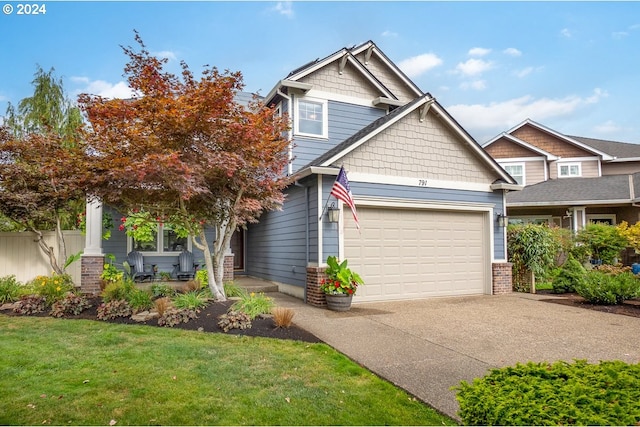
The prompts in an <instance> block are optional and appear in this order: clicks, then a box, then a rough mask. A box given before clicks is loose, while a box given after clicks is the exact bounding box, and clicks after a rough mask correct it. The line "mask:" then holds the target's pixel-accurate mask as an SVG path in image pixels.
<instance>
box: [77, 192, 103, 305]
mask: <svg viewBox="0 0 640 427" xmlns="http://www.w3.org/2000/svg"><path fill="white" fill-rule="evenodd" d="M103 266H104V254H103V252H102V203H100V202H98V201H87V205H86V230H85V247H84V252H83V254H82V259H81V272H80V290H81V291H82V292H84V293H87V294H98V293H100V290H101V289H100V288H101V284H102V279H101V278H100V276H101V275H102V269H103Z"/></svg>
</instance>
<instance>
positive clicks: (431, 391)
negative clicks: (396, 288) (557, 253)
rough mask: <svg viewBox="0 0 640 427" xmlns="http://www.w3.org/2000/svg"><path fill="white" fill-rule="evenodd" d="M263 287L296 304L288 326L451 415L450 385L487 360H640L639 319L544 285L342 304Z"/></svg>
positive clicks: (483, 369)
mask: <svg viewBox="0 0 640 427" xmlns="http://www.w3.org/2000/svg"><path fill="white" fill-rule="evenodd" d="M243 280H251V279H243ZM242 282H243V281H241V283H242ZM269 296H272V297H273V298H274V299H275V301H276V304H277V305H278V306H282V307H290V308H292V309H294V310H295V312H296V314H295V317H294V323H295V324H296V325H297V326H299V327H301V328H304V329H306V330H308V331H309V332H312V333H313V334H315V335H316V336H317V337H318V338H320V339H322V340H323V341H324V342H326V343H327V344H329V345H330V346H332V347H334V348H335V349H336V350H338V351H340V352H342V353H344V354H345V355H347V356H349V357H350V358H351V359H353V360H354V361H356V362H358V363H360V364H361V365H363V366H365V367H366V368H368V369H369V370H371V371H372V372H375V373H376V374H377V375H379V376H381V377H383V378H385V379H386V380H388V381H390V382H392V383H393V384H395V385H397V386H398V387H401V388H403V389H404V390H406V391H408V392H409V393H411V394H412V395H414V396H416V397H417V398H419V399H421V400H422V401H424V402H426V403H428V404H429V405H431V406H433V407H434V408H436V409H437V410H439V411H440V412H442V413H445V414H447V415H449V416H451V417H453V418H456V419H458V417H457V411H458V408H459V406H458V403H457V401H456V399H455V391H452V390H451V387H453V386H457V385H458V384H459V383H460V381H462V380H466V381H471V380H473V378H476V377H481V376H484V375H485V374H486V373H487V372H488V370H489V369H491V368H497V367H503V366H509V365H514V364H516V363H517V362H527V361H549V362H553V361H557V360H565V361H569V362H570V361H573V360H574V359H587V360H588V361H590V362H592V363H598V362H599V361H601V360H623V361H625V362H629V363H640V344H639V343H638V334H639V333H640V319H638V318H633V317H629V316H622V315H615V314H609V313H601V312H597V311H593V310H586V309H580V308H575V307H569V306H565V305H560V304H552V303H548V302H543V301H541V300H548V299H551V298H554V297H553V296H550V295H531V294H519V293H514V294H511V295H501V296H484V295H483V296H471V297H452V298H433V299H423V300H413V301H396V302H381V303H363V304H354V305H353V306H352V308H351V310H350V311H349V312H344V313H338V312H332V311H329V310H327V309H320V308H315V307H311V306H309V305H306V304H304V302H303V301H302V300H300V299H297V298H293V297H290V296H288V295H284V294H281V293H277V292H274V293H269ZM345 323H348V328H345Z"/></svg>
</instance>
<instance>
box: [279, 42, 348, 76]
mask: <svg viewBox="0 0 640 427" xmlns="http://www.w3.org/2000/svg"><path fill="white" fill-rule="evenodd" d="M348 53H349V52H348V51H347V50H346V49H340V50H339V51H337V52H336V53H334V54H333V55H330V56H327V57H326V58H324V59H323V60H321V61H318V62H317V63H315V64H313V65H312V66H310V67H308V68H305V69H304V70H301V71H300V72H298V73H296V74H294V75H292V76H289V77H288V78H287V80H299V79H301V78H303V77H305V76H308V75H309V74H311V73H314V72H316V71H318V70H319V69H321V68H324V67H325V66H327V65H328V64H331V63H332V62H333V61H336V60H338V59H340V58H342V57H343V56H344V55H345V54H348Z"/></svg>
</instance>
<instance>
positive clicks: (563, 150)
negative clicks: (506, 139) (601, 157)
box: [511, 125, 593, 157]
mask: <svg viewBox="0 0 640 427" xmlns="http://www.w3.org/2000/svg"><path fill="white" fill-rule="evenodd" d="M511 135H513V136H515V137H516V138H520V139H521V140H523V141H526V142H528V143H529V144H531V145H535V146H536V147H538V148H540V149H541V150H544V151H546V152H548V153H551V154H553V155H555V156H559V157H586V156H593V153H590V152H588V151H585V150H583V149H581V148H578V147H576V146H574V145H571V144H569V143H567V142H565V141H561V140H559V139H558V138H556V137H555V136H553V135H549V134H548V133H546V132H542V131H541V130H539V129H536V128H534V127H532V126H530V125H525V126H523V127H521V128H519V129H516V130H515V131H513V132H512V133H511Z"/></svg>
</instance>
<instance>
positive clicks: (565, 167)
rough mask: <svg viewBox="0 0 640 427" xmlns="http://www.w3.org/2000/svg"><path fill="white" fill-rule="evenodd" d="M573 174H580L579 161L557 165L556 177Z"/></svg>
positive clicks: (566, 176) (571, 175)
mask: <svg viewBox="0 0 640 427" xmlns="http://www.w3.org/2000/svg"><path fill="white" fill-rule="evenodd" d="M575 176H582V168H581V167H580V163H564V164H559V165H558V177H559V178H569V177H575Z"/></svg>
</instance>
